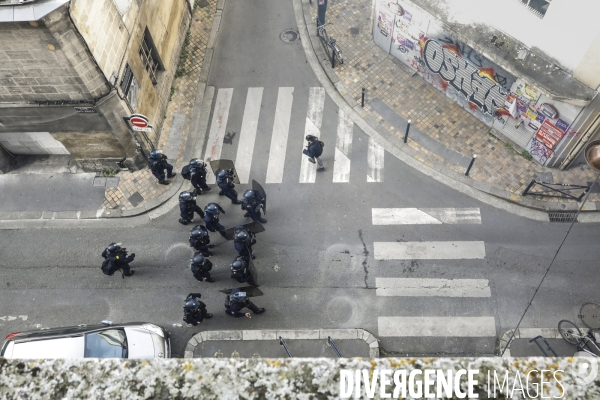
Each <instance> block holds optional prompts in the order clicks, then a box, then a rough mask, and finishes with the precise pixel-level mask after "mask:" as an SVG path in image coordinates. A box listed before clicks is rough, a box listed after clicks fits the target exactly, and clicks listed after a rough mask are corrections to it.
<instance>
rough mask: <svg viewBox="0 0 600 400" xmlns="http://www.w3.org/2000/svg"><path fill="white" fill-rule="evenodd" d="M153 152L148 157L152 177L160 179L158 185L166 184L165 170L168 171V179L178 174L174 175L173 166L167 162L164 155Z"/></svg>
mask: <svg viewBox="0 0 600 400" xmlns="http://www.w3.org/2000/svg"><path fill="white" fill-rule="evenodd" d="M155 151H156V150H153V151H152V153H150V157H148V166H149V167H150V171H152V175H154V176H155V177H156V179H158V183H162V184H166V183H168V182H166V181H165V170H167V178H172V177H174V176H175V175H176V174H174V173H173V166H172V165H171V164H169V163H168V162H167V156H166V155H164V154H162V153H158V152H157V153H155Z"/></svg>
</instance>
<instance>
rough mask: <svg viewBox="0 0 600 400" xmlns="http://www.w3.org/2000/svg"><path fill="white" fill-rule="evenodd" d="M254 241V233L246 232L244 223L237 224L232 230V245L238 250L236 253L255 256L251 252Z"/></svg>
mask: <svg viewBox="0 0 600 400" xmlns="http://www.w3.org/2000/svg"><path fill="white" fill-rule="evenodd" d="M255 243H256V239H255V238H254V234H253V233H251V232H248V230H247V229H246V227H245V226H244V225H238V226H236V227H235V229H234V231H233V245H234V246H235V249H236V250H237V252H238V255H240V256H243V257H252V259H253V260H254V259H255V258H256V257H255V256H254V255H253V254H252V246H253V245H254V244H255Z"/></svg>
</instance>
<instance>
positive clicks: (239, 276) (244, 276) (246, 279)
mask: <svg viewBox="0 0 600 400" xmlns="http://www.w3.org/2000/svg"><path fill="white" fill-rule="evenodd" d="M237 260H240V261H242V262H243V263H244V267H243V268H241V269H240V270H234V269H233V267H232V268H231V278H232V279H235V280H236V281H238V282H239V283H249V284H250V285H252V286H257V285H256V282H254V278H253V277H252V274H250V270H249V269H248V263H249V262H250V260H249V258H248V257H245V256H238V257H236V259H235V260H234V261H237Z"/></svg>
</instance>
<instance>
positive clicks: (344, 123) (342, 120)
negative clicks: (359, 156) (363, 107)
mask: <svg viewBox="0 0 600 400" xmlns="http://www.w3.org/2000/svg"><path fill="white" fill-rule="evenodd" d="M338 112H339V117H338V129H337V139H336V143H335V159H334V164H333V181H334V182H350V158H349V156H350V151H351V149H352V129H353V128H354V122H352V119H350V117H349V116H348V115H347V114H346V113H345V112H344V111H342V110H341V109H340V110H338Z"/></svg>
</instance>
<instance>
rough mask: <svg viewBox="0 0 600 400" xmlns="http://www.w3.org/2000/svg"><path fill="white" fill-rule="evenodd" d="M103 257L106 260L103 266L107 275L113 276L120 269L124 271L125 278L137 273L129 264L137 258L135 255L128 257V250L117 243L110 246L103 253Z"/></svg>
mask: <svg viewBox="0 0 600 400" xmlns="http://www.w3.org/2000/svg"><path fill="white" fill-rule="evenodd" d="M102 257H104V259H105V260H106V261H105V262H104V263H103V264H102V272H104V274H105V275H112V274H114V273H115V272H116V271H118V270H119V269H120V270H121V271H122V274H123V276H131V275H133V274H134V273H135V271H131V268H130V267H129V263H130V262H132V261H133V259H134V258H135V253H131V255H130V256H127V249H126V248H124V247H121V246H119V245H117V244H116V243H111V244H109V245H108V247H107V248H106V249H104V251H103V252H102Z"/></svg>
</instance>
